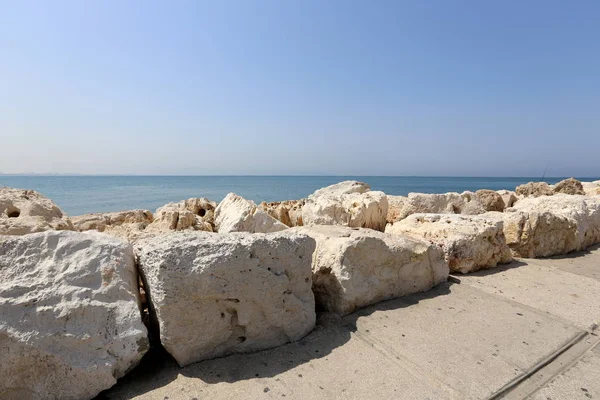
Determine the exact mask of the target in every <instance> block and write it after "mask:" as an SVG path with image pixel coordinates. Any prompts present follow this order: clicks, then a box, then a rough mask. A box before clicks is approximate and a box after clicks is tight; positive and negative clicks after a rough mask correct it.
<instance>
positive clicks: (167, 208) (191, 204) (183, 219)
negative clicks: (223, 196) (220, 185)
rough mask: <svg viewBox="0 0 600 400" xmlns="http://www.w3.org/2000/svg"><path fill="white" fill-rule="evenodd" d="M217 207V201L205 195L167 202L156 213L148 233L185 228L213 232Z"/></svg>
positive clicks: (147, 230)
mask: <svg viewBox="0 0 600 400" xmlns="http://www.w3.org/2000/svg"><path fill="white" fill-rule="evenodd" d="M216 207H217V203H215V202H214V201H210V200H207V199H205V198H203V197H201V198H191V199H187V200H182V201H180V202H178V203H169V204H165V205H164V206H162V207H160V208H158V209H157V210H156V212H155V213H154V221H153V222H152V223H151V224H150V225H149V226H148V228H147V229H146V233H154V234H156V233H168V232H171V231H183V230H192V231H207V232H213V231H214V229H213V228H214V213H215V208H216Z"/></svg>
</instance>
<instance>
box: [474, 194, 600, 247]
mask: <svg viewBox="0 0 600 400" xmlns="http://www.w3.org/2000/svg"><path fill="white" fill-rule="evenodd" d="M485 215H486V216H487V217H490V218H497V219H502V221H503V222H504V235H505V237H506V241H507V243H508V245H509V247H510V248H511V250H512V252H513V254H514V255H515V256H518V257H528V258H535V257H549V256H553V255H559V254H566V253H569V252H571V251H576V250H583V249H585V248H586V247H588V246H591V245H593V244H596V243H600V198H595V197H585V196H580V195H565V194H556V195H554V196H551V197H550V196H543V197H538V198H526V199H522V200H519V201H518V202H517V203H516V204H515V206H514V207H512V208H509V209H507V210H506V211H505V212H504V213H487V214H485Z"/></svg>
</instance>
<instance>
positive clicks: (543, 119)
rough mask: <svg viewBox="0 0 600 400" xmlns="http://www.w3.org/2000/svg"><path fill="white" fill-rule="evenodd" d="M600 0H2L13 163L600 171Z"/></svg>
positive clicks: (148, 168) (6, 119)
mask: <svg viewBox="0 0 600 400" xmlns="http://www.w3.org/2000/svg"><path fill="white" fill-rule="evenodd" d="M599 21H600V1H597V0H594V1H584V0H576V1H564V0H562V1H551V0H544V1H534V0H526V1H522V0H519V1H516V0H514V1H481V0H477V1H475V0H474V1H460V0H456V1H453V0H439V1H428V0H415V1H402V0H393V1H360V2H359V1H333V0H327V1H309V0H302V1H292V0H289V1H287V0H285V1H281V0H276V1H256V2H254V1H243V0H240V1H210V2H209V1H173V2H158V1H139V2H138V1H121V0H120V1H104V0H103V1H95V2H92V1H79V0H77V1H52V2H45V1H10V0H6V1H4V0H0V149H1V157H0V171H2V172H5V173H16V172H58V173H68V172H75V173H100V174H113V173H118V174H354V175H463V176H538V175H541V174H542V173H543V171H544V168H545V167H546V165H548V173H547V175H554V176H567V175H568V176H571V175H573V176H598V175H600V22H599Z"/></svg>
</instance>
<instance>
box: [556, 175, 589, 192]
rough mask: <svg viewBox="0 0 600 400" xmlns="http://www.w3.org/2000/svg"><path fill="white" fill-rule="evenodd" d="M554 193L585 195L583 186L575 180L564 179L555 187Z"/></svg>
mask: <svg viewBox="0 0 600 400" xmlns="http://www.w3.org/2000/svg"><path fill="white" fill-rule="evenodd" d="M554 193H563V194H580V195H585V191H584V190H583V186H582V185H581V182H579V181H578V180H577V179H575V178H568V179H563V180H562V181H560V182H558V183H557V184H556V185H554Z"/></svg>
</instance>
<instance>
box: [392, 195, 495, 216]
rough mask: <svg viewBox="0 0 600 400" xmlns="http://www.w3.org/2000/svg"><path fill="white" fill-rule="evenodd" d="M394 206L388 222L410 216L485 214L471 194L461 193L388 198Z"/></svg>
mask: <svg viewBox="0 0 600 400" xmlns="http://www.w3.org/2000/svg"><path fill="white" fill-rule="evenodd" d="M390 198H391V200H390V201H392V202H393V203H394V204H393V206H391V208H392V209H393V211H392V213H388V222H395V221H400V220H402V219H404V218H406V217H408V216H409V215H411V214H417V213H436V214H438V213H442V214H469V215H472V214H480V213H483V212H485V209H484V208H483V205H482V204H481V203H479V202H478V201H476V195H475V193H473V192H463V193H456V192H450V193H442V194H437V193H409V194H408V197H402V196H388V199H390Z"/></svg>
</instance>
